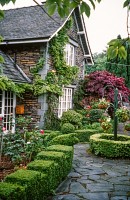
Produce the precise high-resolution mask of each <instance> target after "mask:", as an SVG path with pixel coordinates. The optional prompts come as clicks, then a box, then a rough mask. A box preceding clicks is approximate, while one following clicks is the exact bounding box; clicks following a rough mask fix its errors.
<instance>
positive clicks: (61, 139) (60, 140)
mask: <svg viewBox="0 0 130 200" xmlns="http://www.w3.org/2000/svg"><path fill="white" fill-rule="evenodd" d="M78 142H79V139H78V138H77V137H75V135H74V133H70V134H64V135H59V136H57V137H55V138H54V139H52V140H51V141H50V142H49V143H48V145H49V146H50V145H57V144H61V145H67V146H73V145H74V144H77V143H78Z"/></svg>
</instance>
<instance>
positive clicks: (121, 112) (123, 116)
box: [115, 106, 130, 122]
mask: <svg viewBox="0 0 130 200" xmlns="http://www.w3.org/2000/svg"><path fill="white" fill-rule="evenodd" d="M115 114H116V116H117V117H118V120H119V122H126V121H128V120H129V118H130V111H129V110H128V109H127V107H125V106H123V107H120V108H118V109H117V110H116V113H115Z"/></svg>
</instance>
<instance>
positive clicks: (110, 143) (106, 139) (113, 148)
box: [90, 134, 130, 158]
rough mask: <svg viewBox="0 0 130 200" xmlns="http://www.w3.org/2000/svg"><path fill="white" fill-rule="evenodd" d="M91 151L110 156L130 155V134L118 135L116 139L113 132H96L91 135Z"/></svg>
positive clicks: (124, 156)
mask: <svg viewBox="0 0 130 200" xmlns="http://www.w3.org/2000/svg"><path fill="white" fill-rule="evenodd" d="M90 148H91V151H92V152H94V153H95V154H96V155H101V156H105V157H108V158H114V157H123V158H127V157H130V136H125V135H118V136H117V141H114V135H113V134H94V135H92V136H91V137H90Z"/></svg>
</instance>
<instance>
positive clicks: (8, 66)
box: [0, 51, 31, 83]
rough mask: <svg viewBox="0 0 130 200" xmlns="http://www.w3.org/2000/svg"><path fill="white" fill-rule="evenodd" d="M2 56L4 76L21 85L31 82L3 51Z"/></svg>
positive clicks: (0, 52)
mask: <svg viewBox="0 0 130 200" xmlns="http://www.w3.org/2000/svg"><path fill="white" fill-rule="evenodd" d="M0 55H1V56H2V57H3V58H4V61H5V62H4V63H3V64H1V65H2V67H3V68H2V69H3V70H2V71H3V74H4V75H6V76H7V77H8V78H9V79H10V80H12V81H14V82H19V83H29V82H31V80H30V79H29V78H28V77H27V76H26V74H25V73H24V72H23V71H22V70H21V69H20V67H19V66H18V65H15V63H14V62H13V60H12V59H11V58H10V57H9V56H8V55H6V54H4V53H3V52H2V51H0Z"/></svg>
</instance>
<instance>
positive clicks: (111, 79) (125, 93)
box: [82, 71, 130, 106]
mask: <svg viewBox="0 0 130 200" xmlns="http://www.w3.org/2000/svg"><path fill="white" fill-rule="evenodd" d="M106 86H107V87H106ZM111 86H112V87H111ZM83 87H84V88H83V89H84V92H85V96H86V97H85V98H84V99H83V100H82V104H83V106H86V103H85V102H87V101H86V99H88V98H89V97H90V96H91V97H93V98H97V99H98V98H102V97H105V98H106V99H108V100H110V101H111V102H113V101H114V88H118V92H119V93H120V94H121V95H122V98H123V99H122V100H123V101H124V102H128V101H129V95H130V89H128V88H127V87H126V86H125V80H124V78H119V77H117V76H115V75H114V74H111V73H109V72H107V71H96V72H92V73H90V74H89V75H87V76H85V78H84V86H83ZM113 87H114V88H113ZM104 88H105V90H104ZM87 104H88V102H87Z"/></svg>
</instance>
